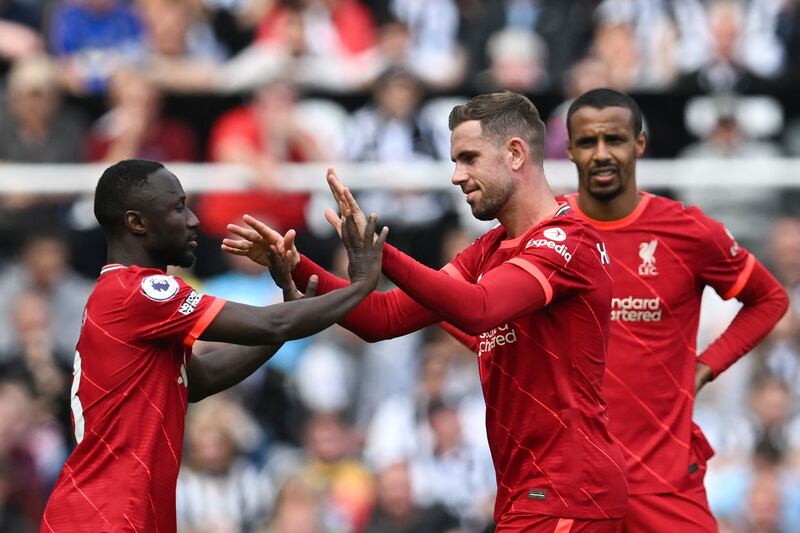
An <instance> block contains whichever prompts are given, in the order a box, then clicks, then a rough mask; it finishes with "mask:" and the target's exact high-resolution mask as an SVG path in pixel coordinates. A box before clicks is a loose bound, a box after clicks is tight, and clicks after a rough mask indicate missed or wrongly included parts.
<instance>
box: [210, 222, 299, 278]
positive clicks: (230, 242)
mask: <svg viewBox="0 0 800 533" xmlns="http://www.w3.org/2000/svg"><path fill="white" fill-rule="evenodd" d="M244 221H245V222H246V223H247V225H248V226H250V227H249V228H245V227H242V226H239V225H237V224H228V231H230V232H231V233H233V234H234V235H236V236H238V237H241V239H223V240H222V250H223V251H224V252H227V253H230V254H234V255H239V256H243V257H248V258H249V259H250V260H251V261H254V262H255V263H258V264H259V265H262V266H265V267H267V268H270V271H271V270H272V268H271V267H270V264H271V259H270V249H271V247H274V248H275V250H276V251H277V253H278V255H279V257H280V261H281V262H282V263H285V264H283V265H280V268H288V270H289V272H291V271H293V270H294V268H295V267H296V266H297V263H299V262H300V254H299V252H298V251H297V248H296V247H295V244H294V238H295V231H294V230H291V229H290V230H289V231H287V232H286V235H281V234H280V233H278V232H277V231H275V230H273V229H272V228H270V227H269V226H267V225H266V224H264V223H263V222H261V221H260V220H258V219H256V218H253V217H251V216H250V215H245V216H244ZM272 266H273V267H277V266H279V265H277V263H275V264H273V265H272Z"/></svg>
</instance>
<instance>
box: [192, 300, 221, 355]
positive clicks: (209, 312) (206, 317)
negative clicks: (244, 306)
mask: <svg viewBox="0 0 800 533" xmlns="http://www.w3.org/2000/svg"><path fill="white" fill-rule="evenodd" d="M225 302H226V300H224V299H222V298H214V301H213V302H211V305H209V306H208V307H207V308H206V310H205V311H203V314H202V315H200V318H199V319H198V320H197V322H195V323H194V326H193V327H192V329H191V331H189V333H187V334H186V337H184V339H183V345H184V346H186V347H187V348H191V347H192V345H193V344H194V343H195V341H196V340H197V338H198V337H200V335H202V334H203V332H204V331H205V330H206V328H207V327H208V325H209V324H211V322H213V321H214V318H216V316H217V314H219V312H220V311H221V310H222V307H223V306H224V305H225Z"/></svg>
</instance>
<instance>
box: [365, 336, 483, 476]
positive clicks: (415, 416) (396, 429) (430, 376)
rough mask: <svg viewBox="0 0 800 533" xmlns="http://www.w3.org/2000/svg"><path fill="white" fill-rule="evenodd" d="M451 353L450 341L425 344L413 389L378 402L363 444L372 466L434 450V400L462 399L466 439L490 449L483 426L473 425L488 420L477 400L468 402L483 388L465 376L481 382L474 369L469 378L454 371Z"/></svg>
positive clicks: (407, 459)
mask: <svg viewBox="0 0 800 533" xmlns="http://www.w3.org/2000/svg"><path fill="white" fill-rule="evenodd" d="M452 353H453V352H452V351H451V348H450V346H449V345H448V344H427V345H425V347H424V348H423V349H422V350H421V354H420V356H419V357H420V358H421V359H422V361H421V364H420V370H419V376H418V378H417V381H416V383H415V385H414V389H413V390H411V391H408V392H406V393H400V394H394V395H386V396H384V398H383V400H382V401H379V402H378V403H377V407H376V410H375V414H374V416H372V417H371V421H370V424H369V427H368V428H367V433H366V443H365V447H364V457H365V458H366V460H367V461H368V462H369V463H370V464H371V465H372V466H373V467H375V468H377V469H380V468H383V467H384V466H386V465H389V464H392V463H395V462H399V461H409V460H411V459H412V458H414V457H421V458H422V457H431V456H433V455H434V454H435V451H434V447H435V442H434V435H433V433H432V428H431V426H430V424H429V423H428V409H429V407H430V406H431V405H432V404H433V403H434V402H442V401H446V402H448V403H453V404H458V405H459V412H460V414H459V416H460V425H461V427H462V428H463V436H464V437H465V439H466V440H467V442H468V444H469V445H470V446H473V445H474V447H475V449H478V448H481V447H484V449H487V448H488V444H486V432H485V430H482V431H481V430H480V429H479V430H475V426H476V424H478V423H481V422H483V420H484V418H483V416H482V415H481V408H480V405H479V402H473V401H470V400H471V398H481V396H480V392H478V391H476V390H475V388H474V386H473V387H468V386H465V385H464V382H465V381H466V382H469V381H472V382H473V383H474V382H475V381H477V380H476V376H477V369H475V368H474V367H473V369H472V370H473V372H472V373H471V376H472V380H469V378H466V379H465V375H464V374H463V373H462V372H458V371H456V372H453V370H454V368H457V365H454V364H452V363H451V359H452ZM472 364H474V360H473V363H472ZM476 407H477V409H476Z"/></svg>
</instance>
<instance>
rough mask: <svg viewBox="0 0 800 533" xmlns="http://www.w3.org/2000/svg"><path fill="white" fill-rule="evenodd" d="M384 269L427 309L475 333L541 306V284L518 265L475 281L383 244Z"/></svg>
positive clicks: (542, 292) (542, 297) (397, 283)
mask: <svg viewBox="0 0 800 533" xmlns="http://www.w3.org/2000/svg"><path fill="white" fill-rule="evenodd" d="M383 272H384V274H386V275H387V276H388V277H389V278H390V279H391V280H392V281H394V282H395V284H396V285H397V286H398V287H400V288H401V289H402V290H403V291H405V292H406V293H407V294H408V295H409V296H410V297H411V298H413V299H414V300H415V301H416V302H418V303H419V304H420V305H422V306H423V307H425V308H426V309H428V310H429V311H430V312H432V313H434V314H436V315H438V316H441V317H442V318H443V319H444V320H445V321H447V322H449V323H450V324H452V325H453V326H455V327H456V328H458V329H460V330H462V331H463V332H465V333H467V334H470V335H479V334H481V333H483V332H484V331H487V330H489V329H491V328H493V327H496V326H500V325H502V324H503V323H506V322H508V321H510V320H513V319H515V318H517V317H519V316H521V315H522V314H525V313H528V312H532V311H534V310H536V309H539V308H541V307H543V306H544V305H545V303H546V297H545V294H544V290H543V289H542V287H541V285H540V284H539V283H538V282H537V281H536V280H535V279H534V278H533V277H531V276H530V275H529V274H527V273H526V272H525V271H524V270H522V269H521V268H519V267H517V266H514V265H510V264H504V265H501V266H499V267H497V268H495V269H493V270H491V271H489V272H487V273H486V274H485V275H484V276H483V277H482V278H481V281H479V282H478V283H469V282H467V281H465V280H463V279H457V278H455V277H451V276H450V275H448V274H447V273H445V272H443V271H436V270H433V269H431V268H428V267H426V266H425V265H422V264H421V263H418V262H417V261H414V260H413V259H412V258H410V257H409V256H407V255H405V254H404V253H402V252H401V251H399V250H397V249H396V248H394V247H392V246H389V245H386V246H385V247H384V254H383Z"/></svg>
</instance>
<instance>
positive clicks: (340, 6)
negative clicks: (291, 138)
mask: <svg viewBox="0 0 800 533" xmlns="http://www.w3.org/2000/svg"><path fill="white" fill-rule="evenodd" d="M374 46H375V26H374V22H373V19H372V15H371V13H370V11H369V9H368V8H367V7H366V6H365V5H363V4H362V3H361V2H360V1H359V0H298V1H297V2H268V8H267V9H266V11H265V14H264V16H263V18H262V19H261V21H260V23H259V25H258V29H257V31H256V41H255V42H254V43H253V45H251V46H249V47H248V48H246V49H244V50H243V51H242V52H240V53H239V54H237V56H235V57H234V58H233V59H232V60H231V61H230V62H229V63H227V64H226V65H225V66H224V67H223V69H222V71H221V73H220V76H219V81H218V84H219V87H220V88H221V89H222V90H223V91H236V90H243V89H248V88H252V87H255V86H257V85H259V84H263V83H265V82H270V81H272V80H274V79H276V78H288V79H291V80H292V81H294V82H296V83H297V84H298V85H299V86H301V87H303V88H312V89H322V90H326V91H334V92H347V91H352V90H354V89H357V88H360V87H361V86H363V84H364V81H365V74H364V67H365V66H368V64H369V62H370V61H371V60H372V57H371V54H370V52H371V49H372V48H373V47H374Z"/></svg>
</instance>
